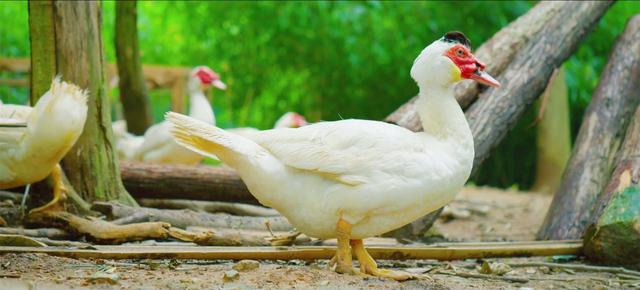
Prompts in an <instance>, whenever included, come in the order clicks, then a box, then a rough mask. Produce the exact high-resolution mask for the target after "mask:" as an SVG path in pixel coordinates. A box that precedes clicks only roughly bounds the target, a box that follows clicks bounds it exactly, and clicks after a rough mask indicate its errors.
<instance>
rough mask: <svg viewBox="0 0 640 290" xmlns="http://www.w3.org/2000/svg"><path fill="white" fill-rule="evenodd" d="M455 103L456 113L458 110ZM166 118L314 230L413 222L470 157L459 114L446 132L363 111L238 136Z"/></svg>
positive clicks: (362, 230) (325, 233) (324, 233)
mask: <svg viewBox="0 0 640 290" xmlns="http://www.w3.org/2000/svg"><path fill="white" fill-rule="evenodd" d="M452 100H453V102H455V99H452ZM455 106H456V107H457V109H458V111H457V112H456V111H454V113H453V114H454V116H457V117H462V118H464V114H462V110H461V109H460V108H459V106H457V104H455ZM456 113H457V114H456ZM168 118H169V119H170V120H171V122H173V123H175V124H176V128H175V131H174V132H175V133H174V136H175V137H176V139H177V141H178V143H180V144H184V145H185V146H187V147H188V148H191V149H193V150H195V151H197V152H201V153H203V154H208V155H211V154H215V155H217V156H218V157H219V158H220V159H221V160H222V161H223V162H224V163H226V164H228V165H229V166H231V167H233V168H235V169H236V170H237V172H238V174H239V175H240V176H241V178H242V179H243V180H244V182H245V183H246V184H247V187H248V189H249V191H250V192H251V193H252V194H253V195H254V196H255V197H256V198H257V199H258V200H259V201H260V202H261V203H262V204H264V205H266V206H269V207H273V208H274V209H276V210H278V211H279V212H280V213H282V214H283V215H284V216H285V217H287V219H288V220H289V221H290V222H291V223H292V224H293V225H294V226H295V227H296V228H297V229H299V230H300V231H302V232H303V233H305V234H307V235H310V236H314V237H318V238H332V237H335V229H336V224H337V222H338V220H339V219H340V218H343V219H345V220H346V221H348V222H349V223H351V224H352V225H353V228H352V237H353V238H356V239H357V238H364V237H370V236H375V235H379V234H382V233H385V232H388V231H391V230H393V229H396V228H398V227H401V226H403V225H405V224H407V223H409V222H412V221H413V220H415V219H417V218H419V217H421V216H423V215H425V214H427V213H429V212H431V211H434V210H436V209H438V208H440V207H442V206H444V205H445V204H447V203H448V202H450V201H451V200H453V198H454V197H455V194H457V192H458V191H459V190H460V189H461V188H462V186H463V185H464V183H465V182H466V180H467V178H468V177H469V174H470V171H471V165H472V162H473V139H472V138H471V135H470V132H469V129H468V126H466V122H464V125H465V126H464V127H462V128H461V130H463V131H464V130H465V129H466V132H460V136H461V137H463V138H462V139H460V140H454V138H445V139H439V138H437V137H434V136H432V135H430V134H426V133H414V132H411V131H409V130H407V129H404V128H402V127H399V126H396V125H392V124H387V123H384V122H376V121H365V120H343V121H336V122H320V123H316V124H313V125H308V126H305V127H301V128H296V129H274V130H268V131H259V132H255V133H253V134H248V135H245V136H238V135H235V134H233V133H229V132H226V131H224V130H222V129H219V128H216V127H214V126H210V125H207V124H204V123H202V122H198V121H196V120H193V119H190V118H188V117H186V116H181V115H180V116H178V115H176V114H171V115H170V116H169V117H168ZM453 123H456V122H453ZM456 136H458V135H456Z"/></svg>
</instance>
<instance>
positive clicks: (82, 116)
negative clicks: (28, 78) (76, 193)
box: [0, 78, 87, 212]
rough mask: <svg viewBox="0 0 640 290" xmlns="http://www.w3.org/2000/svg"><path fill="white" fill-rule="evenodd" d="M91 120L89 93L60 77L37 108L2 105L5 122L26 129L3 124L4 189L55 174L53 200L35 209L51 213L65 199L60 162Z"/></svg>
mask: <svg viewBox="0 0 640 290" xmlns="http://www.w3.org/2000/svg"><path fill="white" fill-rule="evenodd" d="M86 118H87V94H86V92H85V91H83V90H81V89H80V88H78V87H77V86H75V85H72V84H68V83H65V82H61V81H60V79H59V78H56V79H54V80H53V82H52V83H51V88H50V89H49V91H48V92H46V93H45V94H44V96H42V97H41V98H40V100H39V101H38V103H37V104H36V105H35V107H33V108H31V107H29V106H21V105H7V104H5V105H2V106H0V120H4V121H3V122H2V123H5V124H6V123H9V124H11V123H23V124H26V126H23V127H11V126H9V127H7V126H2V125H0V189H5V188H12V187H17V186H23V185H26V184H31V183H34V182H37V181H40V180H42V179H44V178H46V177H47V176H48V175H49V174H51V175H52V177H53V181H54V193H53V196H54V197H53V200H52V201H51V202H49V203H47V204H46V205H44V206H42V207H39V208H36V209H34V210H32V212H35V211H44V210H50V209H52V208H53V206H54V205H56V204H57V201H59V200H61V199H64V187H63V185H62V180H61V169H60V166H59V165H58V162H60V160H61V159H62V157H64V155H65V154H66V153H67V152H68V151H69V149H71V147H72V146H73V144H75V142H76V141H77V140H78V137H79V136H80V134H81V133H82V130H83V128H84V123H85V120H86Z"/></svg>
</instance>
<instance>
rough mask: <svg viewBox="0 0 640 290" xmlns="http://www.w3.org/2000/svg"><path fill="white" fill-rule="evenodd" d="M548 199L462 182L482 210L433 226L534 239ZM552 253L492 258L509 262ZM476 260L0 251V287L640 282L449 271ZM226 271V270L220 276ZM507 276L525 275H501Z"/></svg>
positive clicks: (638, 284) (568, 274)
mask: <svg viewBox="0 0 640 290" xmlns="http://www.w3.org/2000/svg"><path fill="white" fill-rule="evenodd" d="M550 200H551V196H549V195H542V194H532V193H520V192H513V191H500V190H494V189H486V188H470V189H466V190H465V191H464V192H463V193H461V194H460V196H459V200H457V201H456V202H454V203H453V205H452V206H453V207H456V208H458V209H463V210H464V208H465V207H467V206H469V205H473V206H471V207H470V208H474V207H475V208H476V209H477V207H478V205H480V206H481V207H482V210H480V211H477V210H476V211H473V210H471V211H470V212H472V213H471V214H470V215H469V216H467V217H460V216H458V217H457V218H453V219H448V220H446V219H445V218H443V219H441V220H439V221H438V222H437V224H436V226H435V229H436V232H439V233H440V234H442V235H443V236H444V237H445V238H447V239H449V240H453V241H502V240H531V239H533V237H534V235H535V231H536V229H537V228H538V226H539V225H540V223H541V222H542V219H543V218H544V214H545V212H546V209H547V207H548V205H549V203H550ZM487 207H488V211H487ZM376 241H379V239H378V240H376ZM365 244H366V241H365ZM549 259H550V258H549V257H539V258H511V259H491V260H490V261H493V262H501V263H506V264H510V263H522V262H532V261H534V262H536V261H537V262H543V261H549ZM481 262H482V261H477V260H466V261H455V262H451V263H449V262H438V261H432V260H420V261H400V262H398V261H379V264H380V266H381V267H385V268H394V269H401V270H405V271H409V272H413V273H416V274H424V275H426V276H427V277H430V278H431V279H432V280H431V279H429V278H421V279H416V280H411V281H406V282H395V281H391V280H387V279H380V278H374V277H364V278H363V277H360V276H349V275H340V274H336V273H334V272H332V271H328V270H326V263H327V261H315V262H303V261H295V260H294V261H287V262H286V261H261V262H260V264H259V267H258V268H256V269H252V270H247V271H239V272H237V273H233V271H232V270H233V266H234V265H235V264H236V263H237V262H234V261H195V260H179V261H175V260H117V261H116V260H86V259H69V258H59V257H52V256H48V255H45V254H5V255H1V256H0V289H309V288H319V289H640V281H635V280H633V279H631V280H629V279H628V277H627V278H625V277H620V276H616V275H615V274H608V273H597V272H579V271H574V270H566V269H564V270H563V269H561V268H545V267H517V268H516V267H514V268H512V271H511V272H508V273H506V274H505V276H497V275H493V276H491V277H492V278H490V279H487V278H463V277H458V276H451V275H448V274H446V273H453V272H464V273H471V274H478V270H477V268H478V267H479V266H480V264H481ZM571 263H574V264H576V263H581V261H579V260H574V261H572V262H571ZM356 266H357V263H356ZM229 271H231V272H229ZM225 273H226V274H227V275H230V276H231V277H229V278H226V279H225V278H224V276H225ZM234 274H237V275H235V276H234ZM504 277H516V278H520V279H525V281H521V282H509V281H504V280H501V279H504ZM634 287H635V288H634Z"/></svg>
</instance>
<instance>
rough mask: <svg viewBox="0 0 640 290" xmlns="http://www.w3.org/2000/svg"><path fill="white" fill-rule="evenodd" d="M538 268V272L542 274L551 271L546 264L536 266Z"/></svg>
mask: <svg viewBox="0 0 640 290" xmlns="http://www.w3.org/2000/svg"><path fill="white" fill-rule="evenodd" d="M538 270H540V272H542V273H544V274H549V272H551V269H549V267H547V266H542V267H540V268H538Z"/></svg>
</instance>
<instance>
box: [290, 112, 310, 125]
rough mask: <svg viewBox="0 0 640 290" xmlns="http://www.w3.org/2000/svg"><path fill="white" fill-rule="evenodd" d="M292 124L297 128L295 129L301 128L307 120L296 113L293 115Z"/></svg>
mask: <svg viewBox="0 0 640 290" xmlns="http://www.w3.org/2000/svg"><path fill="white" fill-rule="evenodd" d="M293 121H294V122H293V123H294V124H295V125H296V126H297V127H302V126H305V125H307V124H308V123H307V120H306V119H305V118H304V117H303V116H302V115H300V114H298V113H293Z"/></svg>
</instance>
